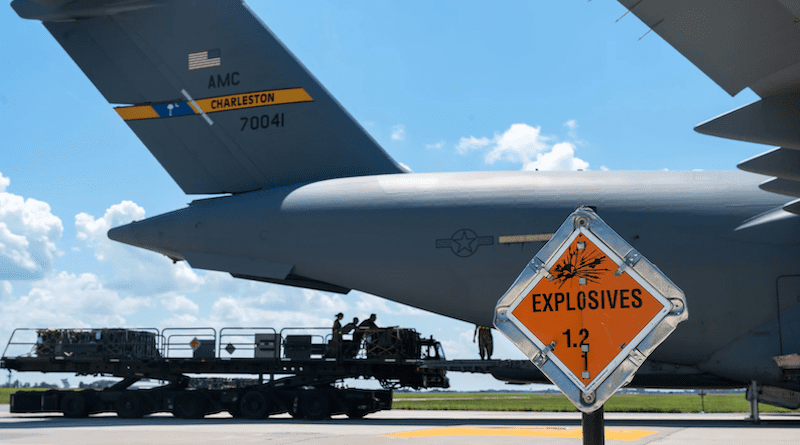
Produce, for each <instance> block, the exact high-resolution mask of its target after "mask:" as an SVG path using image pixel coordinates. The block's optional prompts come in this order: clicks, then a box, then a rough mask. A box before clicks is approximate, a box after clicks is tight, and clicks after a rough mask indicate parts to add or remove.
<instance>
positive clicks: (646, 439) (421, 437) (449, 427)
mask: <svg viewBox="0 0 800 445" xmlns="http://www.w3.org/2000/svg"><path fill="white" fill-rule="evenodd" d="M746 416H747V415H746V414H743V413H742V414H647V413H644V414H639V413H606V415H605V419H606V440H607V442H608V443H630V444H690V443H696V444H702V445H713V444H726V445H729V444H753V443H757V444H759V443H760V444H768V445H778V444H798V443H800V413H790V414H782V415H775V414H770V415H765V416H763V417H762V420H761V422H760V423H759V424H754V423H752V422H750V421H747V420H746ZM580 433H581V427H580V414H579V413H520V412H485V411H399V410H398V411H384V412H380V413H375V414H371V415H368V416H367V417H365V418H364V419H362V420H349V419H347V418H346V417H344V416H334V418H333V419H331V420H326V421H302V420H294V419H292V418H291V417H289V416H287V415H281V416H276V417H271V418H269V419H267V420H263V421H246V420H240V419H234V418H232V417H231V416H229V415H228V414H217V415H213V416H208V417H206V418H205V419H201V420H185V419H177V418H173V417H172V416H171V415H169V414H164V415H153V416H147V417H145V418H143V419H135V420H131V419H120V418H118V417H116V415H113V414H111V415H100V416H92V417H90V418H87V419H67V418H64V417H62V416H61V415H33V414H10V413H9V412H8V405H3V406H0V443H3V444H6V443H8V444H59V445H72V444H86V445H95V444H96V445H107V444H110V443H113V444H147V445H153V444H165V445H182V444H192V445H196V444H214V443H224V444H227V445H231V444H233V445H239V444H251V443H260V444H264V443H266V444H298V443H299V444H315V445H316V444H320V445H343V444H347V445H354V444H377V445H382V444H392V445H399V444H411V443H413V444H414V445H417V444H431V445H433V444H436V445H439V444H457V445H465V444H472V443H475V444H486V443H502V444H503V445H512V444H514V445H515V444H526V445H528V444H554V445H569V444H580V443H582V439H581V435H580Z"/></svg>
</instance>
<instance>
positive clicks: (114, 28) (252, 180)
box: [14, 0, 403, 194]
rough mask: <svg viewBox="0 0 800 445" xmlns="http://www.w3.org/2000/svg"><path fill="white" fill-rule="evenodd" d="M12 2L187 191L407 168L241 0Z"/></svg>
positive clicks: (270, 184) (253, 186) (220, 190)
mask: <svg viewBox="0 0 800 445" xmlns="http://www.w3.org/2000/svg"><path fill="white" fill-rule="evenodd" d="M99 5H102V7H101V6H99ZM37 8H38V9H37ZM42 8H45V9H47V8H49V9H47V10H49V11H50V12H49V13H48V12H47V11H45V9H42ZM92 8H94V9H92ZM14 9H15V10H16V11H17V12H18V13H19V14H20V15H21V16H22V17H26V18H35V19H39V20H43V23H44V25H45V27H46V28H47V29H48V30H49V31H50V33H51V34H52V35H53V37H55V38H56V40H57V41H58V42H59V43H60V44H61V46H63V47H64V49H65V50H66V51H67V52H68V53H69V55H70V56H71V57H72V59H73V60H74V61H75V62H76V63H77V64H78V66H80V68H81V69H82V70H83V72H84V73H85V74H86V75H87V77H89V79H90V80H91V81H92V82H93V83H94V84H95V86H96V87H97V89H98V90H100V92H101V93H102V94H103V96H104V97H105V98H106V99H107V100H108V101H109V102H111V103H114V104H121V105H125V106H122V107H117V109H116V111H117V113H118V114H119V116H120V117H121V118H122V119H123V120H125V122H126V123H127V124H128V125H129V126H130V128H131V129H132V130H133V131H134V133H136V135H137V136H138V137H139V139H141V140H142V142H143V143H144V144H145V145H146V146H147V148H148V149H149V150H150V152H151V153H152V154H153V155H154V156H155V157H156V159H157V160H158V161H159V162H160V163H161V165H162V166H163V167H164V168H165V169H166V170H167V172H168V173H169V174H170V176H172V178H173V179H174V180H175V182H177V183H178V185H179V186H180V187H181V188H182V189H183V191H184V192H186V193H190V194H192V193H194V194H218V193H242V192H248V191H253V190H258V189H267V188H273V187H280V186H286V185H292V184H299V183H309V182H315V181H320V180H324V179H332V178H341V177H350V176H363V175H376V174H390V173H402V172H403V169H401V167H399V165H398V164H397V163H395V161H394V160H392V159H391V158H390V157H389V156H388V155H387V154H386V152H384V151H383V149H382V148H381V147H380V146H379V145H378V144H377V142H375V140H373V139H372V138H371V137H370V136H369V135H368V134H367V133H366V131H364V129H363V128H362V127H361V126H360V125H359V124H358V123H356V121H355V120H354V119H353V117H352V116H350V115H349V114H348V113H347V112H346V111H345V110H344V108H343V107H342V106H341V105H340V104H339V103H338V102H337V101H336V100H335V99H334V98H333V97H332V96H331V95H330V94H329V93H328V91H327V90H325V88H324V87H322V85H320V83H319V82H318V81H317V80H316V79H315V78H314V77H313V76H312V75H311V74H310V73H309V72H308V70H306V68H305V67H304V66H303V65H302V64H301V63H300V62H299V61H298V60H297V59H296V58H295V57H294V56H293V55H292V54H291V53H290V52H289V50H288V49H286V47H285V46H284V45H283V44H282V43H281V42H280V41H279V40H278V39H277V37H275V35H273V34H272V32H271V31H270V30H269V29H267V27H266V26H265V25H264V24H263V23H262V22H261V21H260V20H258V18H257V17H255V16H254V15H253V13H252V11H250V9H249V8H248V7H247V6H246V5H244V3H243V2H242V1H241V0H170V1H165V0H111V1H108V2H98V1H94V0H92V1H88V0H77V1H71V2H69V3H65V2H62V1H60V0H35V1H34V0H15V1H14ZM37 11H38V12H37ZM76 11H79V12H80V11H82V12H80V13H78V12H76ZM59 14H60V15H59Z"/></svg>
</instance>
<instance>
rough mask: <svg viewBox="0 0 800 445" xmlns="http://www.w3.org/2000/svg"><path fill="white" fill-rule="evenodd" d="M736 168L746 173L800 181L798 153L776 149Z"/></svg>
mask: <svg viewBox="0 0 800 445" xmlns="http://www.w3.org/2000/svg"><path fill="white" fill-rule="evenodd" d="M738 167H739V168H740V169H742V170H744V171H746V172H751V173H758V174H761V175H768V176H776V177H778V178H782V179H789V180H792V181H800V151H799V150H793V149H791V148H784V147H780V148H776V149H774V150H770V151H768V152H766V153H762V154H760V155H758V156H754V157H752V158H750V159H748V160H746V161H742V162H741V163H740V164H739V166H738Z"/></svg>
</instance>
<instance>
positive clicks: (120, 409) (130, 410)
mask: <svg viewBox="0 0 800 445" xmlns="http://www.w3.org/2000/svg"><path fill="white" fill-rule="evenodd" d="M134 393H135V391H123V393H122V394H120V396H119V397H118V398H117V400H116V401H115V402H114V409H115V410H116V411H117V415H118V416H119V417H121V418H123V419H138V418H140V417H142V416H144V406H143V403H142V398H141V397H140V396H139V395H138V394H134Z"/></svg>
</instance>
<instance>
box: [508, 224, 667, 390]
mask: <svg viewBox="0 0 800 445" xmlns="http://www.w3.org/2000/svg"><path fill="white" fill-rule="evenodd" d="M617 269H618V266H617V264H615V263H614V262H613V261H612V260H611V259H610V258H609V257H608V256H607V255H606V254H605V253H603V251H602V250H601V249H600V248H598V247H597V246H596V245H595V244H594V243H593V242H592V241H591V240H590V239H589V238H588V237H587V236H585V235H584V234H582V233H581V234H578V236H576V237H575V238H574V240H573V241H572V242H571V243H570V244H569V246H568V248H567V249H566V250H565V251H564V253H563V254H562V255H561V256H560V257H559V258H558V260H557V261H556V262H555V264H554V266H553V267H551V268H550V269H549V273H550V276H551V277H552V279H542V280H540V281H539V282H538V283H537V284H536V285H535V286H534V287H533V289H532V290H531V291H530V292H528V294H527V295H526V296H525V297H524V298H523V299H522V300H521V301H520V302H519V304H518V305H517V306H516V308H514V310H513V311H512V313H513V315H514V317H515V318H517V320H519V321H520V322H521V323H522V324H523V325H524V326H525V327H526V328H527V329H528V330H530V332H531V333H532V334H533V335H534V336H536V338H538V339H539V340H540V341H541V342H542V343H543V344H544V345H552V354H553V355H554V356H555V357H556V358H557V359H558V360H559V361H561V362H562V363H563V365H564V366H565V367H566V368H568V369H569V370H570V371H571V372H572V374H573V375H575V376H576V377H577V378H578V379H580V381H581V382H582V383H583V386H589V385H590V384H591V383H592V381H593V380H594V379H595V378H596V377H597V376H598V375H599V374H600V373H601V371H603V370H604V369H605V368H606V367H607V366H608V365H609V364H610V363H611V362H612V361H613V360H614V359H615V358H616V357H617V356H618V355H619V354H620V353H621V352H622V351H623V350H624V349H626V348H625V347H626V346H628V345H629V344H630V342H631V341H632V340H633V339H634V338H635V337H636V336H637V335H638V334H639V333H640V332H641V331H642V330H643V329H644V328H645V326H646V325H647V324H648V323H649V322H650V321H652V320H653V319H654V318H655V317H656V315H658V314H659V312H660V311H662V310H663V309H664V304H662V302H660V301H659V300H658V299H656V298H655V297H654V296H653V295H652V294H651V293H650V292H648V291H647V290H646V289H645V288H644V286H642V285H641V284H639V283H638V282H637V281H636V280H634V279H633V278H631V276H630V275H629V274H628V273H626V272H625V271H624V270H623V271H622V273H620V274H619V275H617V274H615V272H616V271H617Z"/></svg>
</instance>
